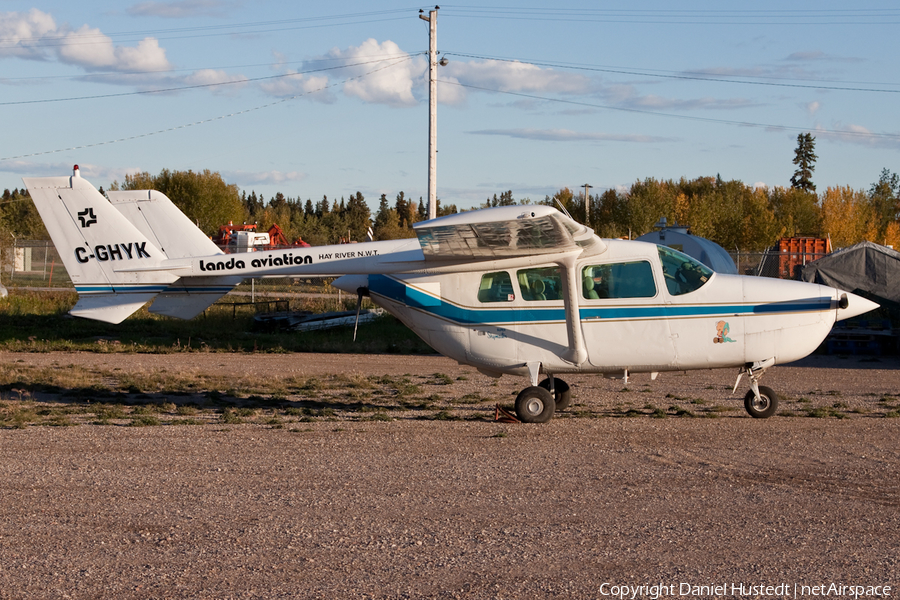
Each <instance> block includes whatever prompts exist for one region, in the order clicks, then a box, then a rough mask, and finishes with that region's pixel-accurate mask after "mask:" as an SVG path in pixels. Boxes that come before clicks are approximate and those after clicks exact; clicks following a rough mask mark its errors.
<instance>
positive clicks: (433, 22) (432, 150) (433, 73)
mask: <svg viewBox="0 0 900 600" xmlns="http://www.w3.org/2000/svg"><path fill="white" fill-rule="evenodd" d="M439 8H440V6H435V7H434V10H432V11H429V12H428V16H427V17H426V16H425V15H424V14H423V11H422V10H419V18H420V19H422V20H423V21H428V218H429V219H434V218H435V217H437V67H438V63H437V11H438V9H439Z"/></svg>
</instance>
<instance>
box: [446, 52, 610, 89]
mask: <svg viewBox="0 0 900 600" xmlns="http://www.w3.org/2000/svg"><path fill="white" fill-rule="evenodd" d="M439 73H440V78H441V79H445V78H447V77H446V75H449V76H450V77H452V78H454V79H455V80H457V81H459V82H460V83H462V84H465V85H472V86H476V87H484V88H487V89H491V90H499V91H502V92H521V93H547V92H554V93H559V94H575V95H584V94H589V93H592V92H594V91H596V89H597V85H596V83H595V82H594V80H592V79H590V78H588V77H585V76H583V75H573V74H570V73H564V72H560V71H554V70H553V69H545V68H541V67H538V66H536V65H532V64H529V63H523V62H518V61H499V60H483V61H471V62H455V61H450V64H448V65H447V66H446V67H441V68H440V71H439Z"/></svg>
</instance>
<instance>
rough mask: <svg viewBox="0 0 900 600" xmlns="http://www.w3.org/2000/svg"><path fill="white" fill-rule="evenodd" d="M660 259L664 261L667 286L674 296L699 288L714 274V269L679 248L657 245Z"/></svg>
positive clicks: (663, 266)
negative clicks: (683, 252)
mask: <svg viewBox="0 0 900 600" xmlns="http://www.w3.org/2000/svg"><path fill="white" fill-rule="evenodd" d="M657 248H658V249H659V260H660V262H662V268H663V275H664V276H665V278H666V287H667V288H668V289H669V293H670V294H671V295H673V296H681V295H682V294H689V293H691V292H693V291H696V290H699V289H700V288H701V287H703V286H704V285H706V282H707V281H709V279H710V278H711V277H712V275H713V270H712V269H710V268H709V267H707V266H706V265H704V264H703V263H701V262H700V261H698V260H696V259H694V258H691V257H690V256H688V255H687V254H682V253H681V252H678V251H677V250H672V249H671V248H668V247H666V246H657Z"/></svg>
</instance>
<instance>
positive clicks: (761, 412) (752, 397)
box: [744, 385, 778, 419]
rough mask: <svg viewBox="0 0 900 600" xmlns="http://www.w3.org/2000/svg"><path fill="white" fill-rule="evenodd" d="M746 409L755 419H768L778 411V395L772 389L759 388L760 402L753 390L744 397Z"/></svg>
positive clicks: (762, 386)
mask: <svg viewBox="0 0 900 600" xmlns="http://www.w3.org/2000/svg"><path fill="white" fill-rule="evenodd" d="M744 409H745V410H746V411H747V413H748V414H749V415H750V416H751V417H753V418H754V419H768V418H769V417H771V416H772V415H774V414H775V411H776V410H778V394H776V393H775V392H774V391H773V390H772V388H769V387H766V386H764V385H761V386H759V400H757V399H756V394H754V393H753V390H750V391H749V392H747V395H746V396H744Z"/></svg>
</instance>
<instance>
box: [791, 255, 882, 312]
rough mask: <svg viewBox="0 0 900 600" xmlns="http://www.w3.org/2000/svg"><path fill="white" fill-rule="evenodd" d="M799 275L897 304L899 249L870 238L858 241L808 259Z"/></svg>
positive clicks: (806, 279)
mask: <svg viewBox="0 0 900 600" xmlns="http://www.w3.org/2000/svg"><path fill="white" fill-rule="evenodd" d="M801 278H802V279H803V281H809V282H812V283H821V284H823V285H827V286H830V287H834V288H838V289H841V290H845V291H848V292H853V293H857V292H865V293H866V294H868V295H869V296H875V297H877V298H880V299H882V300H887V301H889V302H893V303H894V304H897V305H900V252H896V251H894V250H891V249H890V248H888V247H886V246H880V245H878V244H873V243H872V242H860V243H859V244H856V245H855V246H850V247H849V248H844V249H842V250H838V251H837V252H833V253H832V254H829V255H828V256H825V257H823V258H820V259H819V260H817V261H813V262H811V263H809V264H808V265H806V266H805V267H803V271H802V273H801Z"/></svg>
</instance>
